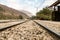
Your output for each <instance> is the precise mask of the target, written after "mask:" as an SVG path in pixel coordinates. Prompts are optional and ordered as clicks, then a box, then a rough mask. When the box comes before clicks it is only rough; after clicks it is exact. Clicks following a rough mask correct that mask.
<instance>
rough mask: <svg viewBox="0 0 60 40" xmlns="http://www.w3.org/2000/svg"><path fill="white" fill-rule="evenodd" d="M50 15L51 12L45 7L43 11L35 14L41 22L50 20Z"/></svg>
mask: <svg viewBox="0 0 60 40" xmlns="http://www.w3.org/2000/svg"><path fill="white" fill-rule="evenodd" d="M51 14H52V10H49V9H48V8H47V7H46V8H43V10H40V11H39V12H37V13H36V16H37V18H39V19H43V20H51Z"/></svg>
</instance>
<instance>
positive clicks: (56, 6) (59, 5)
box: [49, 0, 60, 21]
mask: <svg viewBox="0 0 60 40" xmlns="http://www.w3.org/2000/svg"><path fill="white" fill-rule="evenodd" d="M49 8H51V9H52V10H53V12H52V20H53V21H60V0H57V1H56V2H55V3H53V4H52V5H50V6H49Z"/></svg>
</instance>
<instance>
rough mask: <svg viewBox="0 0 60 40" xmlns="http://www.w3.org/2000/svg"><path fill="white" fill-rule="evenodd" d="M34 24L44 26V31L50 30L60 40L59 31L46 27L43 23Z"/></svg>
mask: <svg viewBox="0 0 60 40" xmlns="http://www.w3.org/2000/svg"><path fill="white" fill-rule="evenodd" d="M34 22H35V23H37V24H38V25H40V26H42V27H43V28H44V29H46V30H48V31H49V32H50V33H52V34H54V35H55V36H57V37H58V38H60V32H57V31H55V30H53V27H52V28H50V27H47V25H44V24H43V23H40V22H38V21H36V20H35V21H34ZM45 24H46V23H45Z"/></svg>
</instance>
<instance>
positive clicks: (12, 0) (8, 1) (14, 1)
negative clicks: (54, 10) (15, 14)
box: [0, 0, 56, 15]
mask: <svg viewBox="0 0 60 40" xmlns="http://www.w3.org/2000/svg"><path fill="white" fill-rule="evenodd" d="M55 1H56V0H0V4H4V5H7V6H9V7H11V8H14V9H17V10H25V11H29V12H31V13H32V14H33V15H35V13H36V12H37V11H36V10H37V7H38V10H41V9H43V8H44V7H46V6H49V5H51V4H52V3H54V2H55Z"/></svg>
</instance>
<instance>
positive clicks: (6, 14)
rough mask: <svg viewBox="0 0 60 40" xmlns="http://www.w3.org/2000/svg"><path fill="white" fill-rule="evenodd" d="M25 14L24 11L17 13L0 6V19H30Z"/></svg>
mask: <svg viewBox="0 0 60 40" xmlns="http://www.w3.org/2000/svg"><path fill="white" fill-rule="evenodd" d="M27 14H30V13H27ZM27 14H26V12H24V11H18V10H15V9H13V8H10V7H8V6H5V5H2V4H0V19H22V18H23V19H26V18H29V17H30V16H29V15H27Z"/></svg>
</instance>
